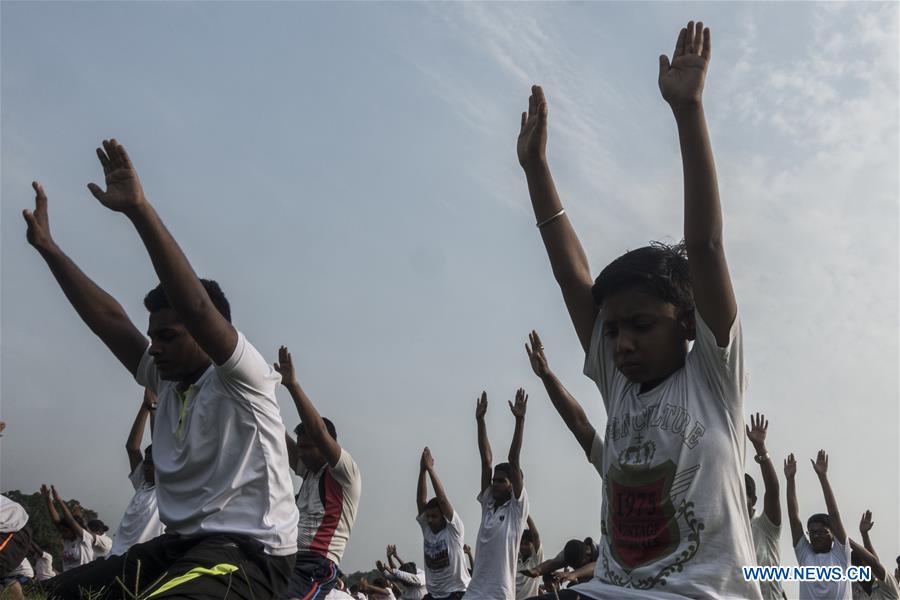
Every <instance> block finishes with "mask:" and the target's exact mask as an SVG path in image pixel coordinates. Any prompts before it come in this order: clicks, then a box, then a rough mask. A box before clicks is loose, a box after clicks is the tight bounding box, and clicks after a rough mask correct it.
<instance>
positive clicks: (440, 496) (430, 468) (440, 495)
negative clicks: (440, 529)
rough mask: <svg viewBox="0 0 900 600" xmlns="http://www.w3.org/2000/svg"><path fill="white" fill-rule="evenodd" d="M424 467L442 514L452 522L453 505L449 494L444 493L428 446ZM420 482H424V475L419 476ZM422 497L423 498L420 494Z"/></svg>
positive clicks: (423, 462) (423, 452)
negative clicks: (448, 496)
mask: <svg viewBox="0 0 900 600" xmlns="http://www.w3.org/2000/svg"><path fill="white" fill-rule="evenodd" d="M422 465H423V466H424V467H425V471H427V472H428V476H429V477H430V478H431V487H433V488H434V495H435V497H436V498H437V501H438V506H439V507H440V508H441V514H442V515H444V518H445V519H447V520H448V521H450V520H452V519H453V505H452V504H450V500H449V499H448V498H447V492H445V491H444V486H443V484H442V483H441V480H440V478H439V477H438V475H437V471H435V470H434V457H433V456H431V450H430V449H428V447H427V446H426V447H425V450H423V451H422ZM419 481H420V482H423V481H424V479H423V473H420V474H419ZM422 489H424V488H422ZM420 497H423V496H422V495H421V494H420ZM422 506H423V508H422V509H420V510H419V513H420V514H421V512H422V510H424V506H425V505H424V503H423V504H422Z"/></svg>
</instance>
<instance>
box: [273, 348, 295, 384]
mask: <svg viewBox="0 0 900 600" xmlns="http://www.w3.org/2000/svg"><path fill="white" fill-rule="evenodd" d="M272 366H273V367H275V370H276V371H278V373H279V374H281V384H282V385H283V386H284V387H290V386H292V385H294V384H296V383H297V375H296V373H294V361H293V360H292V359H291V353H290V352H289V351H288V349H287V346H282V347H281V348H279V349H278V362H277V363H274V364H273V365H272Z"/></svg>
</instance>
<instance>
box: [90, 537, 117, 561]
mask: <svg viewBox="0 0 900 600" xmlns="http://www.w3.org/2000/svg"><path fill="white" fill-rule="evenodd" d="M91 535H93V537H94V542H93V550H94V558H104V557H105V556H106V555H107V554H109V551H110V550H112V547H113V541H112V538H111V537H109V536H108V535H106V534H105V533H100V534H91Z"/></svg>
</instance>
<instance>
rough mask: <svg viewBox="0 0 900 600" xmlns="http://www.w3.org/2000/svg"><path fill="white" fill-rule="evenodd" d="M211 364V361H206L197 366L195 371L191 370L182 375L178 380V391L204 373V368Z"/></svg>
mask: <svg viewBox="0 0 900 600" xmlns="http://www.w3.org/2000/svg"><path fill="white" fill-rule="evenodd" d="M211 364H212V361H210V362H206V363H204V364H203V366H202V367H199V368H198V369H197V370H196V371H192V372H191V373H189V374H188V375H187V376H185V377H183V378H182V379H181V380H179V381H178V391H180V392H183V391H185V390H186V389H188V388H189V387H191V386H192V385H194V384H195V383H197V380H198V379H200V376H201V375H203V374H204V373H206V370H207V369H208V368H209V365H211Z"/></svg>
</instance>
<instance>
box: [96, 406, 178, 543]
mask: <svg viewBox="0 0 900 600" xmlns="http://www.w3.org/2000/svg"><path fill="white" fill-rule="evenodd" d="M156 406H157V404H156V396H154V395H153V392H151V391H150V390H144V399H143V401H142V402H141V408H140V410H138V414H137V416H136V417H135V418H134V423H133V424H132V426H131V432H130V433H129V434H128V440H127V441H126V442H125V451H126V453H127V454H128V463H129V464H130V466H131V474H130V475H129V476H128V479H129V481H131V485H132V486H134V496H132V497H131V502H129V503H128V506H127V507H126V508H125V514H123V515H122V519H121V520H120V521H119V529H118V530H117V531H116V535H115V540H114V542H113V546H112V550H110V551H109V553H110V555H112V556H121V555H122V554H125V553H126V552H128V549H129V548H131V547H132V546H134V545H135V544H140V543H142V542H147V541H150V540H152V539H153V538H156V537H159V536H161V535H162V534H163V533H164V532H165V529H166V528H165V526H164V525H163V524H162V521H160V519H159V510H158V508H157V500H156V471H155V469H154V466H153V448H152V444H151V445H148V446H147V448H146V449H145V450H144V452H143V454H141V440H142V439H143V437H144V426H145V424H146V423H147V418H148V417H149V418H150V419H151V425H150V426H151V429H152V427H153V424H152V418H153V412H154V411H155V410H156Z"/></svg>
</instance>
